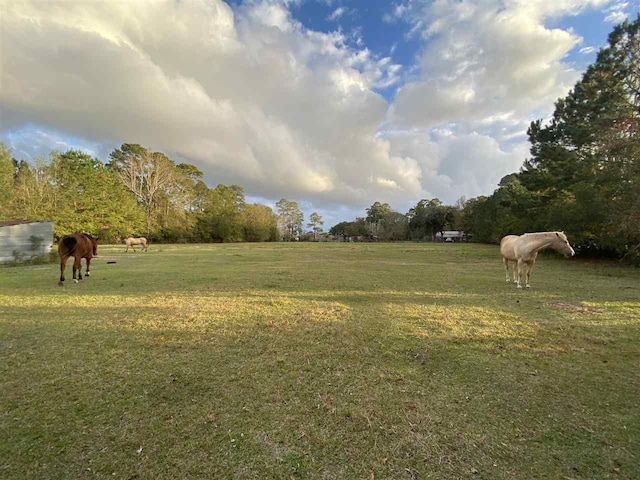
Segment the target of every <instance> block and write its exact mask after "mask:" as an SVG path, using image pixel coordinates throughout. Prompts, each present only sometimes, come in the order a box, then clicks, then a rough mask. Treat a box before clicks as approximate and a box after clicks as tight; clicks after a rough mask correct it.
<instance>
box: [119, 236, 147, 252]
mask: <svg viewBox="0 0 640 480" xmlns="http://www.w3.org/2000/svg"><path fill="white" fill-rule="evenodd" d="M124 244H125V245H126V246H127V249H126V250H125V251H124V253H127V252H128V251H129V247H131V248H132V249H133V251H134V252H135V251H136V249H135V248H133V246H134V245H142V250H144V251H146V250H147V239H146V238H144V237H140V238H134V237H129V238H127V239H126V240H125V241H124Z"/></svg>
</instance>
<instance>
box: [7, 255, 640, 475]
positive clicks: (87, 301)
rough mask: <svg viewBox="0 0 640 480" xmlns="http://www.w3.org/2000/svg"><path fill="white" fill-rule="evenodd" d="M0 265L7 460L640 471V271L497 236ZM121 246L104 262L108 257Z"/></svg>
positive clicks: (92, 470) (70, 467)
mask: <svg viewBox="0 0 640 480" xmlns="http://www.w3.org/2000/svg"><path fill="white" fill-rule="evenodd" d="M123 250H124V249H123V248H121V247H110V246H103V247H100V252H99V253H100V257H98V258H97V259H95V261H94V262H93V265H92V276H91V277H89V278H87V279H85V280H83V281H82V282H80V283H79V284H77V285H74V284H73V283H72V282H71V281H70V280H69V279H70V277H71V273H70V269H69V270H67V272H68V274H67V283H68V284H67V285H66V286H65V287H63V288H61V287H58V286H57V279H58V274H59V273H58V267H57V266H55V265H44V266H35V267H21V268H0V373H1V380H0V382H1V383H0V387H1V397H0V406H1V410H0V478H3V479H25V478H60V479H69V478H117V479H176V478H238V479H248V478H254V479H305V478H310V479H343V478H346V479H351V478H353V479H382V478H387V479H426V478H434V479H448V478H452V479H453V478H456V479H457V478H483V479H495V478H510V479H513V478H525V479H533V478H549V479H562V478H566V479H578V478H582V479H594V478H598V479H600V478H629V479H631V478H640V270H639V269H633V268H627V267H622V266H619V265H616V264H610V263H588V262H583V261H580V260H578V259H571V260H565V259H563V258H560V257H556V256H545V257H540V258H539V259H538V263H537V265H536V267H535V269H534V271H533V274H532V285H533V287H534V288H533V289H531V290H525V291H518V290H516V289H515V287H514V286H513V285H507V284H505V283H504V273H503V267H502V262H501V260H500V259H499V257H498V251H497V247H494V246H480V245H448V244H435V245H434V244H410V243H403V244H242V245H182V246H177V245H176V246H166V245H151V246H150V248H149V252H148V253H136V254H133V253H131V252H130V253H127V254H124V253H122V252H123ZM108 260H116V261H117V263H116V264H107V263H106V262H107V261H108Z"/></svg>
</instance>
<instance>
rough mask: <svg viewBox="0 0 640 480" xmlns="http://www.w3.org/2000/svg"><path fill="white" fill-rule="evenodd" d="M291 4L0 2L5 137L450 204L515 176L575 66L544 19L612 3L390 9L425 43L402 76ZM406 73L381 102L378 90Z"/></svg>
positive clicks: (359, 195)
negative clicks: (318, 28)
mask: <svg viewBox="0 0 640 480" xmlns="http://www.w3.org/2000/svg"><path fill="white" fill-rule="evenodd" d="M0 1H1V0H0ZM293 3H296V2H293V1H287V0H251V1H249V2H245V3H244V4H243V5H242V6H241V7H238V9H237V10H236V11H235V12H234V10H232V9H231V8H230V7H229V6H228V5H227V4H225V3H223V2H222V1H221V0H191V1H189V2H147V1H136V2H87V3H83V4H79V3H68V2H59V3H56V2H52V3H45V2H40V1H37V0H34V1H24V2H18V1H11V2H7V3H5V4H4V5H3V7H2V8H3V12H2V16H1V17H0V35H1V40H2V44H3V49H2V55H1V56H0V82H1V85H2V89H0V108H1V109H2V117H1V119H0V120H1V122H2V123H1V124H0V134H2V135H3V136H4V138H9V139H10V140H11V139H12V138H13V139H14V140H15V139H16V138H18V137H19V138H18V140H15V141H14V144H15V145H18V144H19V145H23V146H26V145H28V143H29V141H30V140H29V139H33V140H34V144H39V145H43V146H45V147H46V146H49V145H53V144H55V142H56V141H57V140H55V138H53V139H52V138H49V137H48V136H47V135H51V134H52V132H56V133H55V137H56V138H58V139H59V140H60V141H62V142H67V144H68V143H74V144H76V145H78V144H81V145H83V146H86V148H88V149H93V151H98V152H104V151H105V149H106V147H105V146H109V148H112V147H113V146H117V145H118V144H119V143H122V142H138V143H141V144H143V145H145V146H148V147H150V148H153V149H155V150H160V151H164V152H165V153H167V154H168V155H170V156H173V157H174V158H179V159H180V160H181V161H189V162H192V163H194V164H196V165H197V166H198V167H199V168H201V169H202V170H203V171H204V172H205V175H206V180H207V181H208V182H209V183H210V184H216V183H218V182H222V183H236V184H239V185H242V186H243V187H245V190H246V191H247V193H248V194H250V195H253V196H256V197H260V198H267V199H269V198H270V199H274V198H275V199H278V198H280V197H287V198H291V199H296V200H300V201H302V200H306V201H308V202H312V203H310V205H320V206H323V208H325V209H326V210H325V211H329V210H331V209H333V210H332V211H334V212H338V211H344V212H352V211H353V209H354V208H361V207H362V206H367V205H370V204H371V203H372V202H373V201H375V200H379V201H387V202H390V203H391V204H392V205H394V206H395V207H396V208H398V209H402V208H404V207H405V206H406V207H407V208H408V206H410V205H411V204H415V202H416V201H417V200H419V199H420V198H426V197H430V196H438V197H440V198H441V199H442V200H444V201H447V202H453V201H454V200H455V199H456V198H458V197H459V196H460V195H463V194H464V195H466V196H467V197H469V196H473V195H478V194H486V193H490V192H491V191H492V190H493V188H494V187H495V185H496V183H497V181H498V180H499V179H500V177H502V176H503V175H505V174H508V173H510V172H513V171H515V170H517V169H518V167H519V166H520V165H521V163H522V161H523V160H524V158H525V156H526V151H527V147H526V143H525V138H524V132H525V131H526V127H527V125H528V123H529V122H530V121H531V120H532V119H534V118H538V117H540V116H544V115H547V114H548V113H549V111H550V110H551V109H552V107H553V101H554V100H555V99H556V98H557V97H559V96H562V95H563V94H564V93H565V92H566V91H567V90H568V89H569V87H570V86H571V85H572V84H573V82H574V81H575V79H576V78H577V77H578V75H579V73H578V72H575V71H573V70H571V69H570V68H568V67H567V66H566V65H565V64H564V63H563V58H564V56H565V55H566V54H567V52H568V51H569V50H571V49H572V48H574V47H575V46H577V45H578V44H579V43H580V41H581V39H580V38H579V37H578V36H577V35H576V34H575V33H573V32H571V31H569V30H563V29H561V28H554V29H550V28H547V27H545V20H547V19H549V18H556V17H562V16H565V15H574V14H577V13H579V12H580V11H582V9H584V8H587V7H603V6H604V5H605V4H608V2H607V1H604V0H587V1H583V2H578V1H577V0H558V1H555V2H553V3H551V2H546V1H544V2H543V1H542V0H539V1H532V0H528V1H525V0H506V1H505V2H498V0H476V1H469V2H463V3H460V2H448V1H445V0H436V1H435V2H432V3H429V4H425V3H423V2H418V1H414V0H411V1H407V2H404V3H399V4H395V5H394V6H393V8H392V9H391V11H390V13H389V15H391V17H392V18H393V19H395V20H394V21H398V20H401V21H407V22H409V25H410V26H409V28H408V30H411V31H413V34H414V35H415V36H416V38H419V39H422V41H423V42H424V48H423V49H422V51H421V53H420V57H419V63H418V65H417V66H416V68H413V69H411V70H410V73H405V72H403V70H402V68H401V67H400V66H399V65H394V64H393V62H392V61H391V59H390V58H381V57H379V56H375V55H373V54H372V52H370V51H369V50H367V49H366V48H364V47H360V46H357V47H352V46H350V45H353V41H352V39H351V37H347V36H346V35H345V34H344V33H341V32H332V33H322V32H315V31H311V30H308V29H306V28H305V27H304V26H303V25H302V24H300V23H299V22H297V21H296V20H295V19H293V18H292V16H291V14H290V7H291V5H292V4H293ZM326 3H327V4H332V2H329V1H327V2H326ZM425 5H426V6H425ZM340 8H341V7H337V8H336V9H334V10H333V12H334V13H336V12H337V11H338V10H339V9H340ZM345 13H348V12H343V13H340V15H343V14H345ZM336 15H337V16H336V18H339V15H338V14H336ZM352 35H353V38H354V39H355V44H356V45H358V38H360V39H361V38H362V37H361V34H360V33H358V31H357V30H356V31H354V33H352ZM405 74H407V75H411V76H410V77H409V81H407V82H406V83H405V85H403V86H402V88H401V89H400V90H399V91H398V94H397V96H396V99H395V101H394V102H393V104H392V105H389V104H388V103H387V101H386V100H385V99H384V98H383V97H382V96H381V95H379V94H378V93H376V91H377V89H382V88H387V87H390V86H393V85H396V84H398V82H399V81H400V79H401V77H402V75H405ZM34 132H36V133H34ZM37 132H40V133H37ZM43 132H44V133H43ZM69 139H79V140H77V141H76V140H74V141H73V142H71V141H70V140H69ZM20 149H21V150H25V151H27V150H29V149H27V148H26V147H25V148H22V147H20ZM337 205H343V206H344V207H341V208H343V209H344V210H339V209H338V207H337Z"/></svg>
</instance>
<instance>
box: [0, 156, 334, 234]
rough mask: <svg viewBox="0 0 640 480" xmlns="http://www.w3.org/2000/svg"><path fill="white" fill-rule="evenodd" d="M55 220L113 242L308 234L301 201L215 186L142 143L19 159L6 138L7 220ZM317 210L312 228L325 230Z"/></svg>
mask: <svg viewBox="0 0 640 480" xmlns="http://www.w3.org/2000/svg"><path fill="white" fill-rule="evenodd" d="M9 219H28V220H53V221H54V234H55V236H56V237H60V236H62V235H64V234H67V233H72V232H84V233H91V234H93V235H96V236H98V237H100V238H101V239H103V241H105V242H113V241H120V240H122V239H123V238H126V237H129V236H146V237H148V238H149V239H153V240H154V241H158V242H170V243H173V242H242V241H246V242H264V241H276V240H296V239H297V240H299V239H301V238H302V239H306V237H305V231H304V227H303V224H304V216H303V214H302V212H301V210H300V208H299V206H298V204H297V202H293V201H289V200H287V199H285V198H283V199H281V200H280V201H279V202H277V203H276V211H275V212H274V211H273V210H272V209H271V208H270V207H269V206H267V205H262V204H259V203H247V202H246V200H245V195H244V191H243V189H242V187H240V186H238V185H223V184H220V185H218V186H216V187H215V188H209V187H208V186H207V185H206V184H205V183H204V181H203V173H202V172H201V171H200V170H199V169H198V168H197V167H195V166H194V165H191V164H188V163H178V164H176V162H174V161H173V160H171V159H170V158H168V157H167V156H166V155H164V154H163V153H160V152H154V151H151V150H149V149H147V148H145V147H142V146H141V145H138V144H123V145H122V146H121V147H120V148H117V149H115V150H113V151H112V152H111V153H110V155H109V161H108V162H106V163H103V162H102V161H100V160H99V159H97V158H94V157H91V156H90V155H88V154H87V153H84V152H81V151H78V150H69V151H67V152H64V153H61V152H50V153H49V155H48V158H40V159H38V160H37V161H36V162H34V163H29V162H27V161H25V160H16V159H15V158H13V157H12V154H11V151H10V149H9V148H7V147H6V146H5V145H4V144H2V143H0V220H9ZM322 224H323V221H322V217H320V215H318V214H317V213H316V212H314V213H312V214H311V217H310V221H309V224H308V225H307V226H308V227H309V228H310V229H311V232H312V233H311V235H314V236H316V235H317V234H318V233H319V232H321V231H322Z"/></svg>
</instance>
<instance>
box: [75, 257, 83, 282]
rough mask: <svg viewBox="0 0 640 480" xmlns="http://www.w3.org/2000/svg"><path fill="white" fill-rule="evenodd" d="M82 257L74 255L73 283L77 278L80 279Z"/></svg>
mask: <svg viewBox="0 0 640 480" xmlns="http://www.w3.org/2000/svg"><path fill="white" fill-rule="evenodd" d="M80 268H82V257H75V258H74V260H73V283H78V280H82V272H81V271H80ZM76 273H77V274H78V277H79V278H78V280H76Z"/></svg>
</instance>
